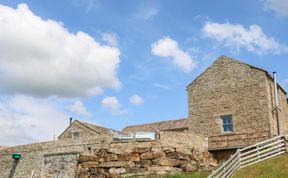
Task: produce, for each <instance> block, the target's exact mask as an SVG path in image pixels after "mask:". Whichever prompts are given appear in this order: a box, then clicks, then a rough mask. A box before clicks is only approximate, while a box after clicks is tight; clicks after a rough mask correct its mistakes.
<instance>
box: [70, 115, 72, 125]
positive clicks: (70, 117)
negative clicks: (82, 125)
mask: <svg viewBox="0 0 288 178" xmlns="http://www.w3.org/2000/svg"><path fill="white" fill-rule="evenodd" d="M71 124H72V117H70V125H71Z"/></svg>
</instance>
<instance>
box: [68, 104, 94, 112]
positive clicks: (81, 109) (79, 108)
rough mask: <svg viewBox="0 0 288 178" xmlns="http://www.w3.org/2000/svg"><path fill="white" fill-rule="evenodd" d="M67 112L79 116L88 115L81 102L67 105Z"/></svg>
mask: <svg viewBox="0 0 288 178" xmlns="http://www.w3.org/2000/svg"><path fill="white" fill-rule="evenodd" d="M68 110H69V111H71V112H73V113H76V114H80V115H89V114H90V113H89V112H88V110H87V108H86V107H85V105H84V104H83V103H82V102H81V101H75V102H74V103H73V104H71V105H69V106H68Z"/></svg>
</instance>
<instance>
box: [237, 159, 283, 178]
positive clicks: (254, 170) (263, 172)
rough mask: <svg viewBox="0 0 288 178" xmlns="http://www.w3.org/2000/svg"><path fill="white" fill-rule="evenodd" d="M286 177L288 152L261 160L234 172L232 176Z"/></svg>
mask: <svg viewBox="0 0 288 178" xmlns="http://www.w3.org/2000/svg"><path fill="white" fill-rule="evenodd" d="M243 177H245V178H287V177H288V154H284V155H280V156H277V157H275V158H271V159H268V160H266V161H262V162H260V163H257V164H254V165H251V166H248V167H245V168H243V169H240V170H238V171H237V172H236V174H235V175H234V176H233V178H243Z"/></svg>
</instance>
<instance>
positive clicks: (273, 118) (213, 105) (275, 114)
mask: <svg viewBox="0 0 288 178" xmlns="http://www.w3.org/2000/svg"><path fill="white" fill-rule="evenodd" d="M187 93H188V120H187V121H186V122H185V123H186V124H188V125H189V131H191V132H193V133H196V134H200V135H203V136H204V137H205V138H206V140H207V142H208V149H209V151H210V152H212V153H215V154H214V155H215V156H216V157H220V158H219V159H221V157H222V156H225V153H228V155H230V154H231V153H233V152H234V151H235V150H236V149H238V148H242V147H245V146H247V145H251V144H253V143H255V142H258V141H261V140H265V139H268V138H270V137H273V136H275V135H278V134H287V132H288V106H287V97H286V92H285V90H284V89H283V88H282V87H281V86H280V85H279V84H278V83H277V93H278V103H279V104H278V106H276V105H277V104H276V100H275V83H274V79H273V77H272V76H271V75H270V74H269V73H268V72H267V71H265V70H263V69H260V68H258V67H255V66H251V65H249V64H246V63H243V62H240V61H237V60H234V59H232V58H229V57H226V56H221V57H219V58H218V59H217V60H216V61H215V62H214V63H213V64H212V65H211V66H209V67H208V68H207V69H206V70H205V71H204V72H203V73H202V74H201V75H200V76H198V77H197V78H196V79H195V80H194V81H192V82H191V83H190V84H189V85H188V86H187ZM146 125H155V124H153V123H152V124H146ZM156 125H157V124H156ZM143 126H145V125H138V126H137V125H135V126H129V127H126V128H125V129H124V131H127V130H133V131H143ZM154 130H157V128H154ZM158 130H162V129H161V128H160V127H159V128H158ZM223 153H224V155H223ZM228 155H227V156H228ZM227 156H226V158H227ZM224 158H225V157H224Z"/></svg>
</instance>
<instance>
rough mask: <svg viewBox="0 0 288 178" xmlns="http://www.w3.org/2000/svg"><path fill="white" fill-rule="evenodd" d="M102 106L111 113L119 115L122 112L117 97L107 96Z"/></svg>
mask: <svg viewBox="0 0 288 178" xmlns="http://www.w3.org/2000/svg"><path fill="white" fill-rule="evenodd" d="M101 103H102V106H103V107H104V108H106V109H107V110H108V111H110V112H111V113H114V114H115V113H118V112H119V111H120V107H121V105H120V103H119V101H118V99H117V98H116V97H115V96H106V97H105V98H103V100H102V102H101Z"/></svg>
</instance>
